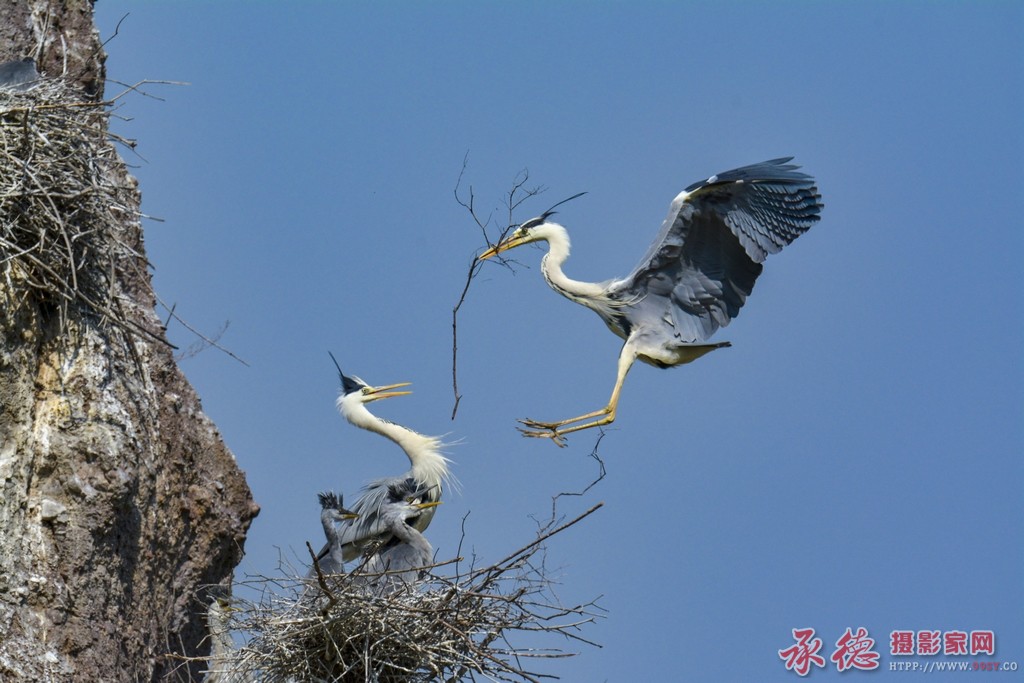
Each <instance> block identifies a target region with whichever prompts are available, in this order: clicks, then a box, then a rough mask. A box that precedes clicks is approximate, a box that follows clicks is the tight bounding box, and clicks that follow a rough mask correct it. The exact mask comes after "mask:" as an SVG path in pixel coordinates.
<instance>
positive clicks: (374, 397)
mask: <svg viewBox="0 0 1024 683" xmlns="http://www.w3.org/2000/svg"><path fill="white" fill-rule="evenodd" d="M410 384H412V382H399V383H398V384H388V385H386V386H383V387H370V388H369V391H366V392H365V393H366V395H367V396H369V397H370V398H369V399H367V401H366V402H367V403H371V402H373V401H379V400H380V399H382V398H394V397H395V396H407V395H409V394H411V393H412V392H411V391H391V390H392V389H398V388H400V387H407V386H409V385H410Z"/></svg>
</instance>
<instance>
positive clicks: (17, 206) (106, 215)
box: [0, 79, 145, 332]
mask: <svg viewBox="0 0 1024 683" xmlns="http://www.w3.org/2000/svg"><path fill="white" fill-rule="evenodd" d="M110 104H111V103H110V102H99V101H91V100H89V99H88V98H86V97H85V96H84V95H82V94H81V93H79V92H77V91H75V90H74V89H72V88H70V87H69V86H67V85H66V84H65V83H64V82H63V81H61V80H59V79H44V80H42V81H40V82H39V83H38V84H37V85H35V86H34V87H33V88H32V89H31V90H28V91H26V92H10V91H5V90H0V277H2V278H3V284H4V285H5V286H6V287H5V288H3V289H4V291H5V298H6V299H7V301H6V302H5V305H7V306H12V307H13V306H16V305H21V304H25V303H29V304H34V305H37V306H40V307H41V309H42V310H43V311H44V312H46V313H53V312H55V313H56V314H57V315H58V316H59V319H60V322H61V330H62V331H63V330H64V329H65V326H66V323H67V321H68V320H69V319H72V318H73V319H78V320H91V321H99V322H102V323H112V324H114V325H117V326H118V327H121V328H131V329H133V331H135V332H145V331H144V330H141V328H138V327H137V326H136V325H135V324H134V323H131V322H129V321H128V319H127V317H126V316H125V315H124V314H123V313H122V312H121V310H122V306H121V299H120V297H119V296H118V286H117V284H118V283H117V279H118V278H119V277H121V276H122V275H123V274H124V273H125V272H126V270H127V269H129V268H135V269H138V268H143V267H144V265H142V264H145V259H144V258H143V257H142V256H141V255H140V254H138V253H137V252H136V251H135V249H133V248H132V247H131V246H129V244H126V243H125V242H126V240H129V241H131V242H132V243H133V244H134V243H136V240H137V239H138V238H137V233H136V236H129V235H128V233H127V231H126V227H125V226H126V225H127V226H130V225H137V220H138V217H139V215H140V214H139V212H138V210H137V206H138V195H137V192H136V188H135V184H134V181H133V180H132V179H131V178H130V176H128V175H127V173H125V172H124V170H123V166H122V164H121V161H120V159H119V158H118V155H117V151H116V149H115V147H114V145H113V144H112V141H113V140H115V139H116V138H115V137H114V136H112V134H110V133H109V132H108V130H107V122H108V106H109V105H110ZM122 142H124V141H122ZM126 144H130V143H126Z"/></svg>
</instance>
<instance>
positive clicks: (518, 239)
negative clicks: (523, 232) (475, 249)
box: [477, 237, 530, 261]
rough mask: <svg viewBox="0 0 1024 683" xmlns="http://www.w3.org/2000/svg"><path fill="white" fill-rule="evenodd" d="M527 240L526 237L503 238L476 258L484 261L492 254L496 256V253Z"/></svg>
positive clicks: (512, 247)
mask: <svg viewBox="0 0 1024 683" xmlns="http://www.w3.org/2000/svg"><path fill="white" fill-rule="evenodd" d="M529 241H530V240H529V239H528V238H527V237H511V238H509V239H507V240H505V241H504V242H500V243H498V244H495V245H494V246H493V247H491V248H490V249H488V250H487V251H485V252H484V253H482V254H480V255H479V256H477V259H478V260H480V261H486V260H487V259H489V258H491V257H492V256H497V255H498V254H500V253H501V252H503V251H508V250H509V249H514V248H515V247H518V246H519V245H520V244H526V243H527V242H529Z"/></svg>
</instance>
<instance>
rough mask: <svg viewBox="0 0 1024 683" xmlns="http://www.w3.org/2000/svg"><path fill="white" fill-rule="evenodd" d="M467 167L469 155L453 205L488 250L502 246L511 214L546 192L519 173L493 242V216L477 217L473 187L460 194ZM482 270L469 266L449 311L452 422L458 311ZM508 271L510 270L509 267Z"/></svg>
mask: <svg viewBox="0 0 1024 683" xmlns="http://www.w3.org/2000/svg"><path fill="white" fill-rule="evenodd" d="M468 164H469V157H468V155H467V156H466V158H464V159H463V160H462V170H461V171H460V172H459V179H458V181H456V183H455V201H456V202H458V203H459V206H461V207H462V208H464V209H466V211H468V212H469V215H470V217H471V218H472V219H473V222H474V223H476V226H477V227H478V228H479V229H480V233H481V235H482V236H483V238H484V243H485V244H486V245H487V246H488V247H491V246H494V245H495V244H498V243H499V242H501V241H502V240H503V239H505V237H507V236H508V234H509V233H510V232H511V231H512V230H514V229H515V228H516V227H517V223H516V222H515V221H514V220H513V217H512V216H513V214H514V213H515V210H516V209H517V208H519V205H520V204H522V203H523V202H525V201H526V200H528V199H529V198H530V197H535V196H536V195H538V194H541V193H542V192H544V191H545V189H546V188H544V187H543V186H540V185H538V186H536V187H532V188H530V187H527V186H526V183H527V182H528V181H529V180H530V172H529V171H528V170H526V169H523V170H522V171H520V172H519V175H517V176H516V177H515V178H514V179H513V181H512V188H511V189H510V190H509V191H508V194H507V195H506V196H505V199H504V203H505V208H506V209H507V211H508V216H507V220H506V223H505V226H504V227H502V228H500V229H499V232H498V236H497V237H496V238H495V239H494V240H493V241H492V240H491V238H490V236H489V235H488V228H489V227H490V226H491V223H492V222H493V215H489V216H487V218H482V217H481V216H480V214H478V213H477V207H476V195H475V194H474V193H473V186H472V185H470V186H469V189H468V190H466V191H465V192H463V190H462V176H463V175H464V174H465V173H466V166H467V165H468ZM500 261H501V263H502V264H503V265H506V266H508V265H509V262H508V261H507V260H506V259H500ZM482 266H483V262H482V261H480V259H479V258H477V257H476V256H474V257H473V260H472V261H471V262H470V264H469V272H467V273H466V284H465V285H464V286H463V288H462V294H461V295H460V296H459V300H458V301H457V302H456V303H455V306H454V307H453V308H452V393H453V394H454V395H455V404H454V405H453V406H452V419H453V420H454V419H455V414H456V413H458V412H459V402H460V401H461V400H462V394H460V393H459V375H458V353H459V325H458V317H459V309H460V308H462V304H463V303H464V302H465V301H466V295H467V294H469V285H470V283H472V282H473V279H474V278H475V277H476V276H477V274H478V273H479V272H480V268H481V267H482ZM509 267H511V266H509Z"/></svg>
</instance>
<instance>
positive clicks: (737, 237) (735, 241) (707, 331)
mask: <svg viewBox="0 0 1024 683" xmlns="http://www.w3.org/2000/svg"><path fill="white" fill-rule="evenodd" d="M791 160H792V157H784V158H781V159H772V160H771V161H765V162H762V163H760V164H753V165H751V166H744V167H743V168H737V169H734V170H732V171H727V172H725V173H720V174H719V175H716V176H711V177H710V178H708V179H707V180H703V181H701V182H698V183H694V184H693V185H690V186H689V187H688V188H686V189H685V190H683V192H681V193H680V194H679V196H677V197H676V198H675V200H674V201H673V202H672V206H671V207H670V208H669V212H668V217H667V218H666V219H665V222H664V223H663V224H662V226H661V232H660V233H659V234H658V237H657V239H655V240H654V243H653V244H652V245H651V246H650V248H649V249H648V250H647V254H646V255H645V256H644V258H643V259H642V260H641V261H640V264H639V265H638V266H637V267H636V268H635V269H634V270H633V272H632V273H630V274H629V275H628V276H627V277H625V278H623V279H622V280H619V281H617V282H615V283H614V285H613V286H612V290H613V292H611V293H613V294H614V296H615V297H616V298H618V299H619V300H620V301H623V300H626V301H635V302H636V304H635V309H636V313H635V314H637V315H640V314H642V315H648V316H650V315H658V316H661V317H663V318H665V321H666V322H669V323H671V324H672V325H673V327H674V329H675V334H676V336H677V337H678V338H679V340H680V341H683V342H702V341H705V340H707V339H708V338H709V337H710V336H711V335H712V334H714V332H715V331H716V330H717V329H718V328H719V327H724V326H726V325H728V324H729V321H730V320H732V319H733V318H735V317H736V316H737V315H738V314H739V310H740V308H741V307H742V306H743V303H744V302H745V301H746V298H747V296H748V295H749V294H750V292H751V290H752V289H753V288H754V281H755V280H756V279H757V276H758V275H760V274H761V268H762V266H761V263H762V261H764V259H765V258H766V257H767V256H768V254H774V253H775V252H777V251H780V250H781V249H782V248H783V247H784V246H786V245H787V244H789V243H790V242H792V241H793V240H795V239H796V238H797V237H799V236H800V235H802V234H803V233H805V232H807V230H808V229H809V228H810V227H811V226H812V225H813V224H814V223H815V222H816V221H817V220H818V219H819V217H820V213H821V208H822V206H823V204H822V203H821V195H819V194H818V188H817V187H815V185H814V179H813V178H811V176H809V175H806V174H804V173H800V172H798V171H797V168H799V167H798V166H796V165H794V164H790V163H788V162H789V161H791ZM633 322H634V324H635V322H636V321H633Z"/></svg>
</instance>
